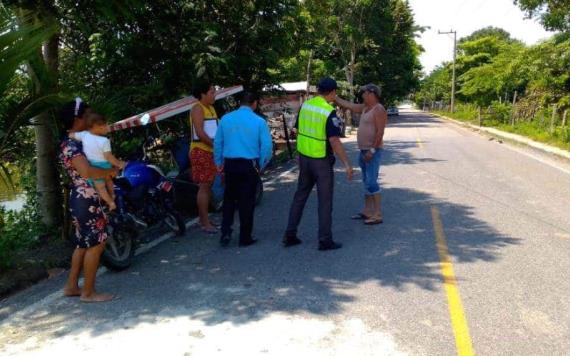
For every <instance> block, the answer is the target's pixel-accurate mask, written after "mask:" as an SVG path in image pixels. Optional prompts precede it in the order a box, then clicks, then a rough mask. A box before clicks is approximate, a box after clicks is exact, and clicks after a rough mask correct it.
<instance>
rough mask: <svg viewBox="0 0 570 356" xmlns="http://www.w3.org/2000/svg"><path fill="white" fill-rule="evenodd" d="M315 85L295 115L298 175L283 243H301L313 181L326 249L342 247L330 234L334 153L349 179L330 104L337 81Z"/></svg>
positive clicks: (321, 243) (338, 122) (320, 233)
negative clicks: (300, 232) (301, 225)
mask: <svg viewBox="0 0 570 356" xmlns="http://www.w3.org/2000/svg"><path fill="white" fill-rule="evenodd" d="M317 89H318V95H317V96H316V97H314V98H312V99H309V100H307V101H306V102H305V103H304V104H303V105H302V107H301V110H300V111H299V117H298V119H297V130H298V132H297V151H298V152H299V178H298V184H297V191H296V193H295V196H294V198H293V202H292V203H291V209H290V211H289V222H288V224H287V229H286V231H285V236H284V238H283V245H284V246H285V247H291V246H295V245H298V244H300V243H301V240H300V239H299V238H298V237H297V228H298V226H299V223H300V221H301V217H302V215H303V210H304V207H305V203H306V202H307V199H308V198H309V195H310V194H311V191H312V189H313V187H314V186H315V184H316V185H317V194H318V202H319V208H318V214H319V231H318V236H319V250H321V251H326V250H334V249H338V248H341V247H342V244H340V243H337V242H335V241H333V238H332V206H333V188H334V169H333V167H334V164H335V154H336V155H337V156H338V158H339V159H340V160H341V162H342V163H343V165H344V167H345V169H346V175H347V178H348V180H351V179H352V166H351V164H350V161H349V160H348V157H347V155H346V152H345V150H344V147H343V145H342V143H341V141H340V137H341V135H342V131H341V127H342V122H341V120H340V118H338V117H337V115H336V111H335V110H334V107H333V106H332V105H331V103H333V102H334V100H335V98H336V89H337V83H336V81H335V80H333V79H331V78H324V79H321V80H320V81H319V83H318V85H317Z"/></svg>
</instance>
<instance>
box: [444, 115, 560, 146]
mask: <svg viewBox="0 0 570 356" xmlns="http://www.w3.org/2000/svg"><path fill="white" fill-rule="evenodd" d="M433 113H434V114H437V115H440V116H446V117H450V118H452V119H456V120H459V121H463V122H468V123H471V124H474V125H479V119H478V113H477V110H476V109H475V108H472V107H465V108H461V109H459V110H457V111H456V112H454V113H450V112H448V111H433ZM483 126H484V127H492V128H496V129H498V130H501V131H505V132H510V133H514V134H517V135H521V136H525V137H528V138H530V139H532V140H534V141H538V142H542V143H547V144H550V145H553V146H556V147H558V148H561V149H564V150H568V151H570V126H566V127H561V126H558V127H555V128H554V130H553V131H552V132H551V131H550V127H547V125H546V124H545V123H541V122H540V121H530V122H519V123H516V124H515V125H514V126H513V125H510V124H505V123H502V122H500V121H499V120H497V119H496V118H493V117H489V116H488V115H484V116H483Z"/></svg>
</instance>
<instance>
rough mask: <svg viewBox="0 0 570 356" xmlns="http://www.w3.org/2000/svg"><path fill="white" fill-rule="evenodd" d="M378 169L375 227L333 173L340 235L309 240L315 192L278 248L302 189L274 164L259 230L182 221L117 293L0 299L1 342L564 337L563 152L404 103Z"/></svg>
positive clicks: (224, 346)
mask: <svg viewBox="0 0 570 356" xmlns="http://www.w3.org/2000/svg"><path fill="white" fill-rule="evenodd" d="M347 145H348V147H350V150H351V153H352V156H353V157H354V155H355V152H356V148H355V145H354V139H353V138H352V139H348V140H347ZM339 173H341V172H340V171H339ZM381 176H382V181H383V186H384V194H383V199H384V210H385V223H384V224H383V225H381V226H375V227H368V226H363V225H360V224H359V223H356V222H353V221H351V220H349V219H348V216H350V215H351V214H352V213H354V212H356V211H358V209H359V204H360V201H359V198H360V197H359V194H360V189H361V188H360V185H359V184H358V182H353V183H347V182H346V181H345V179H344V175H342V174H338V175H337V183H336V186H335V189H336V191H335V194H336V197H335V211H334V233H335V238H336V239H337V240H339V241H342V242H343V243H344V244H345V247H344V248H343V249H340V250H337V251H329V252H324V253H323V252H319V251H317V250H316V247H317V246H316V245H317V242H316V236H315V231H316V221H317V216H316V201H315V197H313V198H312V200H310V201H309V203H308V205H307V209H306V215H305V217H304V220H303V222H302V226H301V238H302V239H303V240H304V241H305V243H304V244H303V245H301V246H298V247H295V248H292V249H287V250H285V249H283V248H281V247H280V245H279V240H280V238H281V234H282V232H283V229H284V227H285V224H286V221H285V220H286V216H287V210H288V206H289V203H290V201H291V197H292V194H293V192H294V188H295V174H294V172H293V173H291V174H283V175H282V176H281V178H279V179H277V180H275V181H274V182H273V183H271V184H268V185H267V187H266V188H267V190H266V194H265V197H264V202H263V204H262V206H261V208H260V209H259V210H258V211H257V216H256V219H257V220H256V228H255V231H256V234H257V237H258V238H259V239H260V243H259V244H258V245H256V246H254V247H252V248H247V249H238V248H237V247H236V246H235V241H234V245H232V247H230V248H228V249H220V248H219V247H218V243H217V239H216V238H212V237H207V236H203V235H200V234H199V233H198V232H197V231H195V230H191V231H189V232H188V234H187V235H186V236H184V237H182V238H176V239H171V240H168V241H167V242H165V243H163V244H161V245H159V246H158V247H157V248H155V249H153V250H151V251H149V252H148V253H146V254H144V255H141V256H139V257H138V258H137V259H136V261H135V264H134V265H133V266H132V268H131V269H129V270H128V271H126V272H123V273H106V274H104V275H102V276H101V278H100V286H101V288H103V289H105V290H108V291H114V292H117V293H118V294H119V295H120V296H121V299H120V300H117V301H115V302H112V303H108V304H101V305H84V304H80V303H79V302H78V301H77V300H73V299H65V298H63V297H60V296H59V295H57V294H53V292H55V291H57V290H58V288H59V287H61V284H62V280H63V279H62V278H63V277H64V276H61V277H59V278H55V279H53V280H50V281H47V282H45V283H42V284H40V285H38V286H36V287H34V288H32V289H30V290H29V291H26V292H24V293H21V294H19V295H17V296H15V297H13V298H11V299H9V300H6V301H3V302H2V303H1V304H0V327H1V328H0V353H3V354H8V355H10V354H19V353H22V352H25V351H27V352H30V353H36V354H45V355H55V354H62V355H63V354H69V353H72V352H82V353H84V354H101V353H107V354H119V353H123V354H126V353H129V354H136V353H139V354H162V355H349V354H350V355H401V354H409V355H453V354H457V352H458V350H459V351H461V352H464V354H468V353H469V352H470V351H471V350H474V352H475V353H477V354H480V355H567V354H568V350H569V349H570V298H569V296H570V281H569V279H568V278H567V276H568V273H567V271H568V270H570V252H569V251H570V209H569V206H568V204H569V202H570V167H569V166H568V165H567V164H565V163H564V162H556V161H554V160H552V159H551V158H549V157H542V156H540V155H537V154H536V153H533V152H530V151H526V150H524V149H520V148H514V147H511V146H507V145H506V144H499V143H498V142H496V141H490V140H489V139H488V138H486V137H483V136H480V135H478V134H476V133H473V132H471V131H469V130H467V129H464V128H460V127H458V126H455V125H454V124H450V123H446V122H442V121H440V120H437V119H434V118H431V117H429V116H426V115H424V114H421V113H417V112H411V111H409V112H402V114H401V116H400V117H399V118H397V119H395V120H392V122H391V124H390V127H389V129H388V132H387V140H386V150H385V155H384V166H383V167H382V173H381ZM357 178H358V177H357ZM46 296H47V299H44V297H46Z"/></svg>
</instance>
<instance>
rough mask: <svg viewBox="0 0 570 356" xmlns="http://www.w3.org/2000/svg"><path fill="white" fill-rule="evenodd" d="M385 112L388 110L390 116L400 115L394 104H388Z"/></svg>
mask: <svg viewBox="0 0 570 356" xmlns="http://www.w3.org/2000/svg"><path fill="white" fill-rule="evenodd" d="M387 112H388V116H392V115H395V116H398V115H400V110H398V108H397V107H395V106H390V107H389V108H388V110H387Z"/></svg>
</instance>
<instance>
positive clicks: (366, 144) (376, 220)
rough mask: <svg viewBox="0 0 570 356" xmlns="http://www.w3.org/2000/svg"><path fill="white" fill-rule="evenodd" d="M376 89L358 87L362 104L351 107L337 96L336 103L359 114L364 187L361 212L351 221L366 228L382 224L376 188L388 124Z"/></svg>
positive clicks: (378, 91)
mask: <svg viewBox="0 0 570 356" xmlns="http://www.w3.org/2000/svg"><path fill="white" fill-rule="evenodd" d="M380 94H381V91H380V88H379V87H378V86H377V85H374V84H367V85H365V86H363V87H362V99H363V101H364V104H355V103H351V102H349V101H346V100H343V99H341V98H339V97H338V96H337V99H336V103H337V104H338V105H340V106H341V107H343V108H347V109H350V110H352V111H353V112H356V113H361V116H360V123H359V125H358V135H357V142H358V149H359V150H360V152H359V155H358V162H359V164H360V169H361V171H362V182H363V183H364V210H363V211H362V212H361V213H358V214H356V215H354V216H353V217H352V219H358V220H364V223H365V224H366V225H376V224H381V223H382V222H383V217H382V211H381V199H382V197H381V189H380V185H379V184H378V174H379V172H380V161H381V159H382V147H383V146H384V130H385V128H386V123H387V122H388V115H387V113H386V110H385V109H384V107H383V106H382V104H380Z"/></svg>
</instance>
